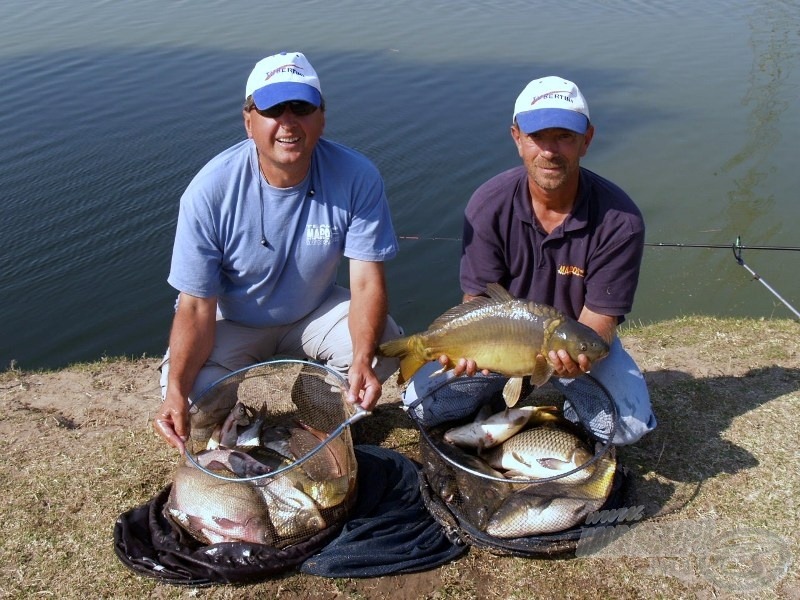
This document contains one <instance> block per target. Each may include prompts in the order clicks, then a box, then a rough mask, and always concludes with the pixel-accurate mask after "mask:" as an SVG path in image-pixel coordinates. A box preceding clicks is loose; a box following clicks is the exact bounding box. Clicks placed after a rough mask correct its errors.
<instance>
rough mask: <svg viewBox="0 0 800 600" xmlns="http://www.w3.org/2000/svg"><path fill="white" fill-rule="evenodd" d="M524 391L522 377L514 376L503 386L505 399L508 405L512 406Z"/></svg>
mask: <svg viewBox="0 0 800 600" xmlns="http://www.w3.org/2000/svg"><path fill="white" fill-rule="evenodd" d="M521 393H522V377H512V378H511V379H509V380H508V381H506V384H505V385H504V386H503V399H504V400H505V401H506V406H507V407H509V408H511V407H513V406H514V405H515V404H516V403H517V401H518V400H519V396H520V394H521Z"/></svg>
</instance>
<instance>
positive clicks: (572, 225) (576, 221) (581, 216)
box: [514, 167, 592, 232]
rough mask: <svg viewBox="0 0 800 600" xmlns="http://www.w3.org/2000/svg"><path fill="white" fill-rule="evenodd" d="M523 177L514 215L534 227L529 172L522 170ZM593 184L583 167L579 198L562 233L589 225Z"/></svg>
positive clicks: (517, 191) (519, 183)
mask: <svg viewBox="0 0 800 600" xmlns="http://www.w3.org/2000/svg"><path fill="white" fill-rule="evenodd" d="M521 170H522V176H521V177H520V179H519V180H518V183H517V190H516V193H515V194H514V214H515V215H516V216H517V218H518V219H519V220H520V221H522V222H523V223H528V224H529V225H531V226H532V227H535V226H536V224H535V222H534V219H533V207H532V203H531V191H530V188H529V187H528V172H527V171H526V170H525V168H524V167H522V168H521ZM591 185H592V184H591V182H590V180H589V177H588V175H586V172H585V170H584V169H583V167H581V170H580V180H579V181H578V197H577V198H576V199H575V205H574V206H573V207H572V211H571V212H570V214H569V215H568V216H567V218H566V219H565V220H564V223H563V224H562V226H561V230H562V231H565V232H566V231H579V230H581V229H583V228H584V227H587V226H588V225H589V197H590V196H591Z"/></svg>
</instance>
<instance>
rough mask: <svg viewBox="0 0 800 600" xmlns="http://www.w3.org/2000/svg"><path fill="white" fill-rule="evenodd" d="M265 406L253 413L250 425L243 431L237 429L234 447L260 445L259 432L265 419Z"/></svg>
mask: <svg viewBox="0 0 800 600" xmlns="http://www.w3.org/2000/svg"><path fill="white" fill-rule="evenodd" d="M266 408H267V407H266V405H265V406H262V407H261V408H260V409H259V410H257V411H256V412H255V414H254V415H253V416H252V418H251V420H250V424H249V425H247V426H246V427H245V428H244V429H237V430H238V431H239V433H238V434H237V436H236V447H238V448H242V447H248V446H258V445H260V444H261V430H262V429H263V427H264V423H265V421H266V419H267V410H266Z"/></svg>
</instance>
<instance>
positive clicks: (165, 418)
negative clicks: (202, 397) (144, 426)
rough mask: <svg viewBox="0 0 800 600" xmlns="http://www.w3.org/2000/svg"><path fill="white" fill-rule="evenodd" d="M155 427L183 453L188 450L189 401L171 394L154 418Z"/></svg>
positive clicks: (169, 442) (158, 432)
mask: <svg viewBox="0 0 800 600" xmlns="http://www.w3.org/2000/svg"><path fill="white" fill-rule="evenodd" d="M153 429H155V431H156V433H157V434H158V435H160V436H161V437H162V438H164V439H165V440H166V442H167V443H168V444H169V445H170V446H173V447H174V448H177V449H178V450H179V451H180V453H181V454H184V453H185V452H186V441H187V440H188V439H189V403H188V401H187V400H186V399H184V398H181V397H180V396H179V395H175V394H173V395H170V394H169V391H168V392H167V397H166V398H165V399H164V402H163V403H162V404H161V409H160V410H159V411H158V413H157V414H156V417H155V419H154V420H153Z"/></svg>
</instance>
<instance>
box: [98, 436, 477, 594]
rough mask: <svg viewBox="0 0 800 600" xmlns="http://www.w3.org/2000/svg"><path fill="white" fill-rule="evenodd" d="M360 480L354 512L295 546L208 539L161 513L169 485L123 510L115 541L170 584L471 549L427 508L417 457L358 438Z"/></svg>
mask: <svg viewBox="0 0 800 600" xmlns="http://www.w3.org/2000/svg"><path fill="white" fill-rule="evenodd" d="M355 454H356V458H357V461H358V470H359V476H360V477H363V478H364V480H365V481H367V482H369V485H362V486H359V491H358V495H357V499H356V502H355V504H354V506H353V508H352V510H351V512H350V518H349V519H348V520H347V521H346V522H345V523H340V524H338V525H337V526H335V527H331V528H329V529H326V530H324V531H321V532H319V533H317V534H316V535H315V536H313V537H312V538H310V539H308V540H306V541H304V542H300V543H298V544H296V545H294V546H291V547H287V548H283V549H275V548H272V547H270V546H265V545H261V544H251V543H246V542H236V543H221V544H211V545H203V544H201V543H200V542H198V541H197V540H195V539H194V538H193V537H191V536H190V535H188V534H187V533H186V532H184V531H183V530H182V529H181V528H180V527H178V526H176V525H175V523H174V522H173V521H172V520H171V519H167V518H166V517H164V515H163V508H164V504H165V503H166V500H167V497H168V495H169V490H170V488H169V487H167V488H165V489H164V490H162V492H161V493H159V494H158V495H157V496H156V497H154V498H153V499H152V500H150V501H149V502H147V503H145V504H143V505H141V506H138V507H136V508H134V509H131V510H129V511H126V512H125V513H123V514H122V515H121V516H120V517H119V519H118V520H117V522H116V524H115V526H114V549H115V551H116V554H117V556H118V557H119V559H120V560H121V561H122V563H123V564H124V565H125V566H127V567H128V568H129V569H131V570H132V571H134V572H135V573H138V574H140V575H145V576H148V577H152V578H155V579H157V580H159V581H161V582H162V583H168V584H173V585H193V586H202V585H211V584H223V583H230V584H247V583H257V582H259V581H263V580H266V579H269V578H270V577H273V576H276V575H280V574H283V573H286V572H289V571H291V570H294V569H297V568H299V569H300V571H301V572H303V573H306V574H309V575H317V576H321V577H378V576H382V575H392V574H403V573H413V572H417V571H424V570H427V569H432V568H434V567H437V566H439V565H442V564H445V563H447V562H450V561H452V560H454V559H456V558H458V557H459V556H461V555H462V554H463V553H464V552H466V551H467V550H468V547H467V546H465V545H464V544H463V543H461V542H458V543H454V542H453V541H452V540H451V539H450V538H449V537H448V535H447V534H446V532H445V531H444V529H443V528H442V526H441V525H440V523H439V522H438V521H437V520H436V519H434V518H433V517H432V516H431V514H430V513H429V512H428V510H427V508H426V504H425V502H424V500H423V497H422V492H421V491H420V488H419V471H418V469H417V467H416V465H415V464H414V463H413V462H412V461H411V460H410V459H408V458H406V457H404V456H403V455H402V454H400V453H398V452H395V451H393V450H389V449H386V448H380V447H377V446H368V445H363V446H356V447H355Z"/></svg>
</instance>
